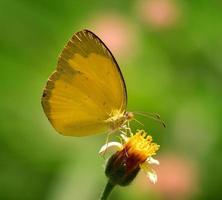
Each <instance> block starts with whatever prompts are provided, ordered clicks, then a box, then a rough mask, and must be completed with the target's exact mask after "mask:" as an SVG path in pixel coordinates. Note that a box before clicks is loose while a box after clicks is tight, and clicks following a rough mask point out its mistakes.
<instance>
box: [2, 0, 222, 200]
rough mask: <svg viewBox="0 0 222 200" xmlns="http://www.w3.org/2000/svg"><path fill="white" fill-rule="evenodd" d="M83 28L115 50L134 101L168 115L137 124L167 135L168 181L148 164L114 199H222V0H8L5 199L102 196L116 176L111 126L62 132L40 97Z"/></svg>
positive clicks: (164, 167) (160, 139) (163, 138)
mask: <svg viewBox="0 0 222 200" xmlns="http://www.w3.org/2000/svg"><path fill="white" fill-rule="evenodd" d="M83 28H87V29H90V30H92V31H94V32H95V33H96V34H98V35H99V36H100V37H101V38H102V39H103V40H104V42H105V43H106V44H107V45H108V47H109V48H110V49H111V50H112V52H113V54H114V55H115V57H116V59H117V61H118V63H119V65H120V68H121V70H122V72H123V74H124V77H125V80H126V84H127V89H128V97H129V105H128V110H130V111H138V110H139V111H151V112H158V113H159V114H160V115H161V116H162V118H163V119H164V120H165V122H166V124H167V128H166V129H164V128H162V127H161V126H159V125H158V124H156V123H155V122H154V121H152V120H150V119H146V118H138V119H139V120H140V121H141V122H143V123H144V125H145V127H141V126H140V125H138V124H133V127H134V129H136V128H138V127H139V128H145V129H146V130H147V131H148V132H149V133H150V134H151V135H153V137H154V139H155V141H156V142H157V143H159V144H160V145H161V149H160V150H159V152H158V155H157V156H156V158H157V159H159V161H160V163H161V164H160V166H159V167H157V169H156V171H157V173H158V176H159V177H158V178H159V181H158V183H157V184H156V185H155V186H153V185H151V184H149V183H148V181H147V180H146V178H145V176H144V175H143V174H141V175H139V176H138V177H137V178H136V180H135V181H134V182H133V183H132V184H131V185H130V186H129V187H126V188H118V187H117V188H116V189H115V190H114V192H113V194H112V196H111V199H115V200H122V199H127V200H134V199H137V200H146V199H154V200H165V199H167V200H171V199H172V200H175V199H176V200H188V199H201V200H204V199H214V200H216V199H221V196H222V191H221V188H222V183H221V180H222V173H221V169H222V160H221V153H222V145H221V143H222V134H221V132H222V123H221V116H222V106H221V102H222V90H221V83H222V60H221V59H222V56H221V52H222V3H221V1H219V0H213V1H207V0H203V1H195V0H191V1H182V0H181V1H180V0H130V1H129V0H121V1H119V0H113V1H111V0H110V1H93V2H91V1H86V0H82V1H75V0H64V1H58V0H54V1H52V0H48V1H44V0H39V1H34V0H17V1H16V0H0V65H1V71H0V94H1V96H0V102H1V103H0V199H1V200H94V199H98V196H99V194H100V191H101V190H102V188H103V186H104V184H105V183H106V178H105V175H104V170H103V165H104V160H103V158H102V157H99V156H98V150H99V148H100V147H101V145H103V144H104V142H105V139H106V135H105V134H103V135H96V136H91V137H84V138H74V137H64V136H61V135H59V134H57V133H56V131H55V130H54V129H53V128H52V127H51V125H50V124H49V122H48V120H47V119H46V117H45V115H44V113H43V110H42V108H41V105H40V98H41V95H42V89H43V87H44V85H45V83H46V80H47V78H48V76H49V75H50V73H51V72H52V71H53V70H54V69H55V67H56V63H57V58H58V55H59V53H60V52H61V50H62V48H63V46H64V45H65V44H66V42H67V41H68V39H69V38H70V37H71V36H72V34H73V33H74V32H76V31H79V30H81V29H83ZM112 139H116V138H115V136H114V137H113V138H112Z"/></svg>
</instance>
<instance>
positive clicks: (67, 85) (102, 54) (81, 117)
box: [42, 30, 134, 136]
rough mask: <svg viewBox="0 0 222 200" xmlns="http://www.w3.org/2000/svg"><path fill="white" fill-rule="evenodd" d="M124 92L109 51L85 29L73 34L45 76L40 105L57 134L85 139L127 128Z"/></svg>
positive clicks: (117, 70) (128, 115)
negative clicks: (55, 64) (87, 136)
mask: <svg viewBox="0 0 222 200" xmlns="http://www.w3.org/2000/svg"><path fill="white" fill-rule="evenodd" d="M126 105H127V91H126V85H125V82H124V79H123V75H122V73H121V71H120V68H119V66H118V64H117V62H116V60H115V58H114V57H113V55H112V53H111V52H110V50H109V49H108V48H107V47H106V45H105V44H104V43H103V42H102V40H101V39H99V37H97V36H96V35H95V34H94V33H92V32H91V31H88V30H82V31H80V32H77V33H75V34H74V35H73V36H72V38H71V39H70V40H69V42H68V43H67V45H66V46H65V48H64V49H63V51H62V53H61V55H60V57H59V59H58V64H57V68H56V71H55V72H54V73H53V74H52V75H51V76H50V77H49V79H48V82H47V84H46V87H45V89H44V92H43V96H42V106H43V109H44V112H45V114H46V116H47V117H48V119H49V121H50V122H51V124H52V126H53V127H54V128H55V129H56V130H57V131H58V132H59V133H61V134H63V135H69V136H86V135H92V134H96V133H102V132H114V131H116V130H120V129H122V128H126V127H128V125H127V122H129V120H131V119H132V118H133V117H134V115H133V113H132V112H127V111H126Z"/></svg>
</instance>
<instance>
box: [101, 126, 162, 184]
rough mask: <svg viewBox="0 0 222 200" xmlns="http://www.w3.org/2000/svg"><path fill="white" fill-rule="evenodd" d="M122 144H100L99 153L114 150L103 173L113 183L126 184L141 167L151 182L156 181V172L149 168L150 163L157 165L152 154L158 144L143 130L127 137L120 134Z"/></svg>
mask: <svg viewBox="0 0 222 200" xmlns="http://www.w3.org/2000/svg"><path fill="white" fill-rule="evenodd" d="M121 137H122V139H123V144H121V143H119V142H109V143H107V144H105V145H103V146H102V148H101V149H100V151H99V153H100V154H102V155H104V154H105V153H107V152H110V151H115V153H114V154H113V155H112V156H111V157H110V158H109V159H108V162H107V164H106V169H105V173H106V176H107V177H108V178H109V181H110V182H111V183H112V184H113V185H121V186H126V185H128V184H129V183H130V182H131V181H132V180H133V179H134V178H135V177H136V175H137V173H138V172H139V170H140V169H142V170H143V171H144V172H145V173H146V175H147V177H148V178H149V180H150V181H151V182H152V183H156V182H157V174H156V172H155V171H154V170H153V169H152V168H151V165H152V164H156V165H159V161H158V160H155V159H154V158H153V157H152V156H154V155H156V151H157V150H158V149H159V147H160V146H159V145H157V144H156V143H153V142H152V137H151V136H150V135H147V133H146V132H145V131H143V130H139V131H137V133H136V134H135V135H131V136H130V137H127V136H126V135H121Z"/></svg>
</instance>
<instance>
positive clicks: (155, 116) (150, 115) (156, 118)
mask: <svg viewBox="0 0 222 200" xmlns="http://www.w3.org/2000/svg"><path fill="white" fill-rule="evenodd" d="M133 113H134V114H137V115H140V116H144V117H148V118H150V119H153V120H154V121H156V122H158V123H160V124H161V125H162V126H163V127H164V128H166V124H165V123H164V121H163V120H162V119H161V118H160V115H159V114H157V113H149V112H133Z"/></svg>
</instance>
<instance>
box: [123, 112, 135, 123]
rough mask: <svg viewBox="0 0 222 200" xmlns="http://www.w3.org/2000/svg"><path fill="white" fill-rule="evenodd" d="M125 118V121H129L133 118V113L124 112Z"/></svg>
mask: <svg viewBox="0 0 222 200" xmlns="http://www.w3.org/2000/svg"><path fill="white" fill-rule="evenodd" d="M124 116H125V119H126V121H130V120H132V119H133V118H134V114H133V113H132V112H125V115H124Z"/></svg>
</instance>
